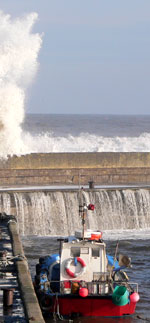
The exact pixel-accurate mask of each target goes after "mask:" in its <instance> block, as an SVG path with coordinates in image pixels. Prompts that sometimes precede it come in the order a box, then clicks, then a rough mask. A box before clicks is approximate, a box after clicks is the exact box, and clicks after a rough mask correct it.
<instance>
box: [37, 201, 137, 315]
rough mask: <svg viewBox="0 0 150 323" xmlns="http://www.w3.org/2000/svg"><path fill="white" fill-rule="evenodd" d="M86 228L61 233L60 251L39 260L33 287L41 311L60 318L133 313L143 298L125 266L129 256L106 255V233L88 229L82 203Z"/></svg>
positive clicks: (88, 209)
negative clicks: (69, 235) (71, 233)
mask: <svg viewBox="0 0 150 323" xmlns="http://www.w3.org/2000/svg"><path fill="white" fill-rule="evenodd" d="M79 211H80V215H81V218H82V230H81V231H76V232H75V237H74V238H61V239H59V241H60V252H59V254H52V255H49V256H46V257H41V258H40V259H39V263H38V264H37V265H36V276H35V290H36V294H37V297H38V299H39V303H40V306H41V309H42V311H43V313H50V314H53V315H54V314H56V315H58V316H59V317H60V316H61V317H69V318H71V317H75V316H80V315H81V316H107V317H108V316H110V317H113V316H123V315H129V314H133V313H134V312H135V308H136V304H137V302H138V300H139V294H138V284H137V283H134V282H129V278H128V276H127V273H126V272H125V268H128V267H131V259H130V258H129V257H127V256H125V255H119V259H118V260H117V257H118V255H117V253H118V243H117V245H116V251H115V254H114V257H113V256H112V255H109V254H107V252H106V244H105V243H104V241H103V239H102V232H101V231H97V230H86V227H85V223H86V217H87V213H88V212H91V211H94V205H93V204H89V205H88V206H87V205H85V203H84V204H83V205H81V206H80V208H79Z"/></svg>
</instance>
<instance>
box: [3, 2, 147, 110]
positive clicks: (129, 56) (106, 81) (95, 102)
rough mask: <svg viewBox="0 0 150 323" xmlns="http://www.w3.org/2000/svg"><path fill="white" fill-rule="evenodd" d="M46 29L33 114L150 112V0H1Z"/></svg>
mask: <svg viewBox="0 0 150 323" xmlns="http://www.w3.org/2000/svg"><path fill="white" fill-rule="evenodd" d="M0 9H1V10H3V11H4V12H5V13H9V14H11V15H12V17H16V16H21V15H23V14H24V13H28V12H32V11H35V12H37V13H38V15H39V20H38V22H37V23H36V25H35V27H34V31H35V32H40V33H42V32H43V33H44V36H43V44H42V48H41V51H40V54H39V62H40V66H39V71H38V74H37V77H36V79H35V81H34V84H32V86H31V88H30V91H29V92H28V102H27V109H26V110H27V112H30V113H61V114H63V113H83V114H84V113H96V114H149V112H150V89H149V88H150V1H149V0H140V1H139V0H132V1H131V0H126V1H120V0H113V1H112V0H111V1H109V0H105V1H104V0H103V1H101V0H94V1H92V0H76V1H73V0H53V1H51V0H21V1H20V0H13V1H11V0H5V1H2V0H0Z"/></svg>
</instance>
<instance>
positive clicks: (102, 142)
mask: <svg viewBox="0 0 150 323" xmlns="http://www.w3.org/2000/svg"><path fill="white" fill-rule="evenodd" d="M24 144H25V146H26V147H28V153H32V152H34V153H36V152H37V153H40V152H42V153H47V152H109V151H112V152H138V151H140V152H149V151H150V134H149V133H143V134H141V135H140V136H139V137H112V138H110V137H104V136H98V135H95V134H88V133H81V134H79V135H78V136H73V135H71V134H70V135H68V136H67V137H60V136H59V137H58V136H57V137H55V136H54V135H53V134H52V133H41V134H38V135H36V136H33V135H31V134H30V133H24Z"/></svg>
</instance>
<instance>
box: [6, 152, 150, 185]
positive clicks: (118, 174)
mask: <svg viewBox="0 0 150 323" xmlns="http://www.w3.org/2000/svg"><path fill="white" fill-rule="evenodd" d="M91 180H93V181H94V182H95V184H98V185H113V184H114V185H117V184H122V185H126V184H147V183H149V182H150V153H147V152H146V153H140V152H139V153H137V152H135V153H134V152H131V153H128V152H125V153H116V152H108V153H107V152H105V153H102V152H100V153H98V152H95V153H41V154H40V153H34V154H28V155H22V156H20V157H18V156H12V157H10V156H9V157H8V159H7V160H0V183H1V185H9V186H13V185H53V184H58V185H59V184H61V185H63V184H67V185H69V184H72V185H74V184H75V185H77V184H79V183H80V184H81V185H85V184H87V183H88V181H91Z"/></svg>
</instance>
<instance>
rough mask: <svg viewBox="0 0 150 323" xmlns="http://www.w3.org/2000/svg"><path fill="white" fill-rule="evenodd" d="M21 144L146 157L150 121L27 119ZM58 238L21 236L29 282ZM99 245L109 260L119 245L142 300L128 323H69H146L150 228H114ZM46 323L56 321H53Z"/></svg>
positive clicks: (94, 322) (122, 321)
mask: <svg viewBox="0 0 150 323" xmlns="http://www.w3.org/2000/svg"><path fill="white" fill-rule="evenodd" d="M22 138H23V141H24V144H25V146H26V147H27V153H32V152H43V153H47V152H110V151H113V152H149V151H150V116H149V115H131V116H129V115H124V116H122V115H92V114H89V115H83V114H81V115H75V114H74V115H72V114H65V115H63V114H62V115H61V114H27V115H26V117H25V120H24V123H23V124H22ZM141 203H142V202H141ZM149 212H150V210H149ZM146 229H147V230H148V231H147V230H146ZM62 235H63V232H62ZM57 238H58V237H57V236H56V235H55V236H42V235H41V236H40V235H38V236H37V235H36V236H34V235H30V236H29V235H24V236H22V241H23V245H24V250H25V254H26V257H27V259H28V262H29V267H30V271H31V275H32V278H33V279H34V275H35V265H36V263H37V262H38V259H39V257H41V256H44V255H48V254H51V253H56V252H58V249H59V245H58V241H57ZM103 239H104V241H105V242H106V245H107V249H108V252H109V253H111V254H112V255H114V253H115V247H116V243H117V241H119V252H120V253H123V254H127V255H128V256H129V257H131V262H132V268H130V269H128V276H129V278H130V280H131V281H132V282H136V283H138V288H139V294H140V301H139V303H138V304H137V308H136V313H135V314H134V315H133V316H131V317H130V316H126V317H123V318H78V319H74V320H72V321H70V322H77V323H79V322H90V323H98V322H99V323H100V322H101V323H103V322H104V323H105V322H106V323H113V322H119V323H135V322H138V323H140V322H141V323H142V322H148V321H149V322H150V228H145V230H130V229H129V230H124V231H123V230H121V231H119V230H117V228H116V230H114V228H113V229H112V230H107V231H106V232H103ZM45 320H46V322H53V321H54V319H53V318H52V319H50V318H46V319H45ZM58 320H59V319H58Z"/></svg>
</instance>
